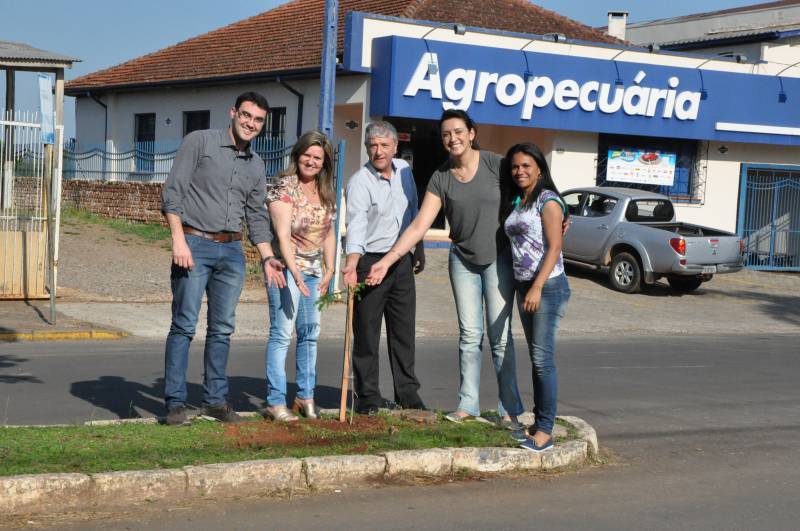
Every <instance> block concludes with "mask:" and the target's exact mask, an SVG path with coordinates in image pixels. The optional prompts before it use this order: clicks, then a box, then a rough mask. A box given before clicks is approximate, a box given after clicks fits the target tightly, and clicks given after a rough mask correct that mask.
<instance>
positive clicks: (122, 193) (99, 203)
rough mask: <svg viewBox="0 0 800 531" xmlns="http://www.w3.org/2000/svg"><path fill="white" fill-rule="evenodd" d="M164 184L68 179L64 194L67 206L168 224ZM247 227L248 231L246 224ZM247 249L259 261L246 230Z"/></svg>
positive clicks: (249, 259) (63, 188)
mask: <svg viewBox="0 0 800 531" xmlns="http://www.w3.org/2000/svg"><path fill="white" fill-rule="evenodd" d="M162 187H163V184H161V183H129V182H111V183H103V182H96V181H71V180H65V181H63V186H62V190H61V198H62V204H63V205H64V206H68V207H73V208H78V209H80V210H87V211H89V212H92V213H93V214H96V215H98V216H101V217H104V218H111V219H125V220H128V221H131V222H134V223H160V224H162V225H165V226H166V221H165V220H164V217H163V216H162V214H161V188H162ZM244 230H245V232H246V230H247V229H246V227H244ZM244 249H245V256H246V257H247V261H248V263H258V258H259V257H258V250H257V249H256V248H255V247H254V246H252V245H251V244H250V241H249V240H247V236H246V234H245V235H244Z"/></svg>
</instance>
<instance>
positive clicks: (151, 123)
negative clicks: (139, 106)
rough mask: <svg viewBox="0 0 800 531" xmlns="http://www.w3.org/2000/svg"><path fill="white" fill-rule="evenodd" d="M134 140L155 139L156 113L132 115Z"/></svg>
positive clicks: (149, 140)
mask: <svg viewBox="0 0 800 531" xmlns="http://www.w3.org/2000/svg"><path fill="white" fill-rule="evenodd" d="M134 120H135V124H134V128H133V129H134V132H133V134H134V137H135V142H137V143H139V142H155V140H156V115H155V113H147V114H135V115H134Z"/></svg>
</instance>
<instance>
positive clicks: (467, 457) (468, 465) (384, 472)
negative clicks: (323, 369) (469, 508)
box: [0, 417, 597, 515]
mask: <svg viewBox="0 0 800 531" xmlns="http://www.w3.org/2000/svg"><path fill="white" fill-rule="evenodd" d="M559 418H560V419H563V420H564V421H566V422H568V423H569V424H571V425H572V426H573V427H574V428H575V429H576V431H577V432H578V435H579V437H580V439H578V440H573V441H568V442H566V443H563V444H558V445H556V447H555V448H553V449H552V450H550V451H548V452H545V453H541V454H537V453H533V452H530V451H528V450H523V449H518V448H429V449H424V450H401V451H392V452H385V453H383V454H379V455H344V456H326V457H306V458H303V459H296V458H284V459H269V460H259V461H242V462H237V463H219V464H211V465H201V466H185V467H183V468H182V469H174V470H172V469H171V470H136V471H127V472H103V473H97V474H36V475H20V476H6V477H0V514H6V515H22V514H52V513H61V512H76V511H85V510H93V509H98V508H115V507H120V508H121V507H124V508H128V509H130V508H131V507H133V506H136V505H140V504H144V503H157V502H168V501H176V500H181V501H186V500H189V499H210V498H216V499H220V498H241V497H247V496H264V495H281V494H287V493H288V494H292V493H294V492H315V491H324V490H332V489H337V488H347V487H358V486H368V485H374V484H376V483H381V482H386V481H389V482H391V481H393V480H397V479H400V478H404V477H420V476H422V477H431V478H437V477H438V478H450V477H453V476H454V475H456V474H458V473H461V472H468V473H469V472H472V473H493V474H498V473H509V472H530V471H535V470H542V471H547V470H556V469H561V468H565V467H570V466H577V465H580V464H582V463H584V462H585V461H586V460H587V459H588V458H589V457H590V456H591V455H592V454H596V453H597V434H596V432H595V430H594V428H592V427H591V426H590V425H589V424H588V423H586V421H584V420H582V419H580V418H578V417H559Z"/></svg>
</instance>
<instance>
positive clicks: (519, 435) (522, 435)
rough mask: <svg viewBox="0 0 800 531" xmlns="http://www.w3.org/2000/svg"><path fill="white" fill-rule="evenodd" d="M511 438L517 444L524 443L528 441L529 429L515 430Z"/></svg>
mask: <svg viewBox="0 0 800 531" xmlns="http://www.w3.org/2000/svg"><path fill="white" fill-rule="evenodd" d="M511 438H512V439H514V440H515V441H517V442H523V441H527V440H528V428H522V429H521V430H514V431H512V432H511Z"/></svg>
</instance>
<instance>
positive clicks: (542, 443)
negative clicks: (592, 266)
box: [503, 144, 570, 452]
mask: <svg viewBox="0 0 800 531" xmlns="http://www.w3.org/2000/svg"><path fill="white" fill-rule="evenodd" d="M506 162H507V166H508V167H507V170H506V171H505V175H504V176H503V178H504V180H505V182H504V184H505V187H506V189H507V190H509V193H507V194H506V202H507V204H506V211H507V212H508V216H507V217H506V221H505V231H506V234H507V235H508V239H509V240H510V242H511V253H512V257H513V267H514V279H515V281H516V283H517V307H518V309H519V316H520V320H521V321H522V328H523V330H524V332H525V339H526V340H527V342H528V352H529V354H530V357H531V362H532V363H533V402H534V406H533V412H534V414H535V415H536V422H535V423H534V425H533V426H531V427H530V428H528V429H527V430H520V432H515V433H514V437H515V438H516V439H517V440H519V441H520V443H521V446H522V447H523V448H525V449H528V450H532V451H534V452H543V451H545V450H549V449H550V448H552V447H553V436H552V433H553V422H554V421H555V417H556V401H557V399H558V378H557V374H556V366H555V338H556V331H557V330H558V324H559V322H560V321H561V318H562V317H564V312H565V311H566V307H567V301H568V300H569V296H570V289H569V283H568V282H567V277H566V275H565V274H564V262H563V257H562V256H561V238H562V223H563V221H564V218H565V217H566V215H567V210H566V207H565V205H564V200H563V199H562V198H561V195H560V194H559V193H558V189H557V188H556V186H555V184H554V183H553V179H552V178H551V177H550V168H549V167H548V166H547V161H546V160H545V158H544V155H543V154H542V151H541V150H540V149H539V148H538V147H537V146H535V145H533V144H517V145H515V146H513V147H512V148H511V149H510V150H508V153H507V154H506Z"/></svg>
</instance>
